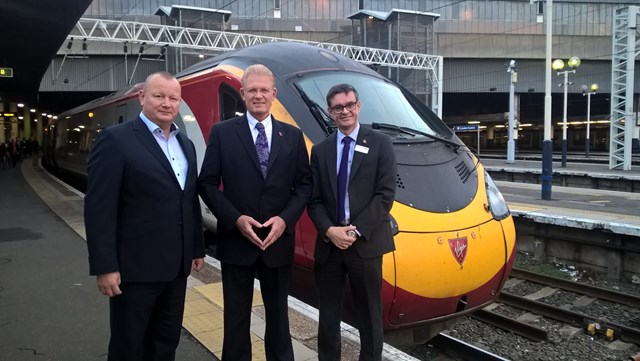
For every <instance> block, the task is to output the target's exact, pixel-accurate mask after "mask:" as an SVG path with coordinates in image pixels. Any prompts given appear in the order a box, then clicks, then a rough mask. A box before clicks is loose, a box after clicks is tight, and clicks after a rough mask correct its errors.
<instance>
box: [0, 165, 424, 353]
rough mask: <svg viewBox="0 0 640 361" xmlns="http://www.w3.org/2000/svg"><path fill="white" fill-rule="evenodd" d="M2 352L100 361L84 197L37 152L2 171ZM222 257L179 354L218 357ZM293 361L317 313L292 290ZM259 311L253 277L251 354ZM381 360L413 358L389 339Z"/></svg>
mask: <svg viewBox="0 0 640 361" xmlns="http://www.w3.org/2000/svg"><path fill="white" fill-rule="evenodd" d="M0 195H1V197H0V310H2V312H0V340H1V341H0V355H2V356H1V357H0V359H2V360H5V359H6V360H12V361H21V360H25V361H26V360H33V359H46V360H49V361H57V360H60V361H68V360H94V359H95V360H106V356H107V345H108V340H109V313H108V308H109V307H108V299H107V298H106V297H104V296H103V295H101V294H100V293H99V292H98V291H97V288H96V283H95V277H92V276H89V266H88V261H87V249H86V242H85V231H84V220H83V195H82V194H81V193H79V192H78V191H76V190H75V189H73V188H71V187H70V186H68V185H66V184H64V183H63V182H61V181H59V180H57V179H55V178H53V177H51V176H50V175H49V174H48V173H47V172H45V171H44V170H43V169H41V168H40V165H39V161H38V160H37V159H27V160H25V161H23V162H22V163H21V164H19V165H18V167H16V168H10V169H8V170H3V171H0ZM219 270H220V265H219V263H218V262H217V260H215V259H214V258H211V257H207V259H206V265H205V269H204V270H202V271H200V272H194V273H193V274H192V275H191V276H190V277H189V280H188V289H187V298H186V303H185V314H184V319H183V332H182V336H181V341H180V345H179V347H178V350H177V356H176V360H178V361H187V360H188V361H192V360H211V359H213V360H218V359H220V357H221V351H222V338H223V328H222V327H223V323H222V315H223V312H224V304H223V303H222V284H221V282H220V274H219V272H220V271H219ZM289 308H290V311H289V315H290V324H291V327H290V328H291V335H292V339H293V343H294V352H295V359H296V360H299V361H306V360H317V358H318V357H317V353H316V351H315V347H316V345H317V340H316V336H317V335H316V332H317V320H318V312H317V310H316V309H315V308H313V307H310V306H308V305H306V304H304V303H302V302H300V301H298V300H297V299H295V298H293V297H289ZM264 326H265V321H264V309H263V307H262V298H261V297H260V289H259V283H258V282H257V281H256V287H255V292H254V303H253V313H252V326H251V333H252V335H251V338H252V347H253V360H264V359H265V357H264V342H263V340H264ZM342 337H343V345H342V349H343V358H342V359H343V360H345V361H349V360H357V359H358V350H359V347H360V346H359V337H358V332H357V330H356V329H354V328H353V327H351V326H349V325H347V324H344V323H343V324H342ZM383 359H384V360H401V361H402V360H407V361H408V360H417V359H415V358H413V357H411V356H409V355H407V354H405V353H403V352H401V351H400V350H398V349H396V348H393V347H391V346H389V345H386V344H385V346H384V350H383Z"/></svg>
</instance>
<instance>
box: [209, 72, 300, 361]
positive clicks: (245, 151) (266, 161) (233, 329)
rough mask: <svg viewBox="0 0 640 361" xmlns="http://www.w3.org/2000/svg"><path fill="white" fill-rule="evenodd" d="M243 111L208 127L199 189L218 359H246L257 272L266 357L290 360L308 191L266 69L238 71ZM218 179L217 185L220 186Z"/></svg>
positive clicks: (294, 138) (295, 142)
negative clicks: (219, 292)
mask: <svg viewBox="0 0 640 361" xmlns="http://www.w3.org/2000/svg"><path fill="white" fill-rule="evenodd" d="M241 94H242V98H243V99H244V102H245V105H246V107H247V110H248V112H247V113H246V114H245V115H243V116H241V117H238V118H234V119H230V120H226V121H224V122H221V123H219V124H216V125H214V126H213V127H212V128H211V135H210V136H209V143H208V145H207V151H206V153H205V157H204V162H203V164H202V170H201V172H200V181H199V184H200V186H199V189H200V195H201V196H202V199H203V200H204V202H205V204H206V205H207V206H208V207H209V209H210V210H211V211H212V212H213V214H214V216H216V218H217V219H218V234H219V236H220V237H219V238H220V240H219V243H218V246H217V257H218V259H219V260H220V262H221V264H222V287H223V298H224V308H225V309H224V343H223V346H222V359H223V360H225V361H245V360H246V361H251V339H250V333H249V328H250V316H251V302H252V299H253V280H254V277H255V275H256V274H257V276H258V278H259V279H260V289H261V292H262V299H263V301H264V307H265V313H266V330H265V352H266V356H267V360H291V361H293V348H292V343H291V336H290V333H289V318H288V305H287V296H288V293H289V279H290V272H291V264H292V262H293V254H294V245H295V225H296V222H297V221H298V218H299V217H300V215H301V214H302V211H303V210H304V208H305V206H306V204H307V202H308V201H309V196H310V195H311V173H310V170H309V155H308V153H307V148H306V146H305V142H304V138H303V136H302V132H301V131H300V130H299V129H298V128H296V127H293V126H291V125H288V124H285V123H282V122H280V121H278V120H276V119H275V118H274V117H273V116H272V115H271V113H270V112H271V103H272V102H273V100H274V99H275V97H276V88H275V79H274V76H273V73H272V72H271V71H270V70H269V69H268V68H267V67H265V66H264V65H261V64H255V65H252V66H250V67H248V68H247V69H246V70H245V73H244V75H243V77H242V89H241ZM221 185H223V188H224V189H220V186H221Z"/></svg>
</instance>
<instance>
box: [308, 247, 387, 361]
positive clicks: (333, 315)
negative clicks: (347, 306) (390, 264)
mask: <svg viewBox="0 0 640 361" xmlns="http://www.w3.org/2000/svg"><path fill="white" fill-rule="evenodd" d="M356 242H362V241H360V240H359V241H356ZM347 276H348V277H349V284H350V286H351V294H352V297H353V310H354V312H355V320H356V325H355V326H356V327H357V328H358V331H359V332H360V358H359V360H360V361H364V360H367V361H369V360H371V361H379V360H381V358H382V346H383V343H384V334H383V330H382V256H379V257H374V258H361V257H360V256H359V255H358V253H357V251H356V250H355V248H354V247H349V248H348V249H346V250H340V249H338V248H337V247H335V246H333V245H331V251H330V253H329V257H328V258H327V261H326V262H325V263H322V264H320V263H318V262H316V264H315V279H316V285H317V287H318V307H319V311H320V316H319V317H320V320H319V326H318V359H319V361H339V360H340V359H341V335H340V321H341V319H342V303H343V293H344V288H345V280H346V277H347Z"/></svg>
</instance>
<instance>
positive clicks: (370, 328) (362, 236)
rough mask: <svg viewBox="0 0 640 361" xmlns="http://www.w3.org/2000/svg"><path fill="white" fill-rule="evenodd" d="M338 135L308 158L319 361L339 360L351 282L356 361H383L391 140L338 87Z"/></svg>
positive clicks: (333, 103) (352, 93)
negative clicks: (365, 121)
mask: <svg viewBox="0 0 640 361" xmlns="http://www.w3.org/2000/svg"><path fill="white" fill-rule="evenodd" d="M327 104H328V106H329V108H328V110H329V113H330V115H331V117H332V118H333V120H334V121H335V123H336V125H337V127H338V131H337V132H336V133H335V134H332V135H331V136H329V137H328V138H326V139H325V140H324V141H322V142H321V143H319V144H317V145H315V146H314V147H313V149H312V150H311V172H312V174H313V192H312V195H311V201H310V202H309V209H308V211H309V216H310V217H311V219H312V221H313V223H314V225H315V227H316V229H317V231H318V236H317V239H316V246H315V252H314V258H315V279H316V285H317V287H318V306H319V311H320V320H319V326H318V359H319V360H320V361H325V360H332V361H333V360H340V357H341V354H340V353H341V349H340V346H341V343H340V342H341V337H340V320H341V315H342V298H343V296H342V295H343V290H344V285H345V278H346V276H347V275H348V276H349V284H350V285H351V294H352V295H353V303H354V305H353V306H354V307H353V309H354V312H355V316H356V317H355V319H356V322H357V325H356V326H357V328H358V330H359V331H360V358H359V359H360V360H380V359H381V357H382V345H383V330H382V294H381V292H382V256H383V255H384V254H385V253H388V252H391V251H393V250H394V249H395V246H394V242H393V235H392V233H391V223H390V215H389V211H390V210H391V206H392V205H393V200H394V198H395V191H396V174H397V171H396V160H395V154H394V151H393V146H392V144H391V140H390V139H389V138H388V137H387V136H385V135H384V134H381V133H377V132H374V131H373V130H371V129H370V128H366V127H361V126H360V123H359V121H358V119H359V115H360V100H359V99H358V92H357V91H356V89H354V88H353V87H352V86H351V85H349V84H338V85H336V86H334V87H332V88H331V89H330V90H329V92H328V93H327Z"/></svg>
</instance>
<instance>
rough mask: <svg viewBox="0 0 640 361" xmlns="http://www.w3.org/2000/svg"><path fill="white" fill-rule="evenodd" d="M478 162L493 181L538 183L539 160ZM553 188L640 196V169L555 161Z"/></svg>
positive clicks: (482, 159)
mask: <svg viewBox="0 0 640 361" xmlns="http://www.w3.org/2000/svg"><path fill="white" fill-rule="evenodd" d="M480 160H481V162H482V164H483V165H484V167H485V169H486V170H487V171H488V172H489V174H491V177H492V178H493V179H494V180H503V181H509V182H521V183H534V184H540V183H541V179H542V161H541V160H521V159H519V160H516V161H514V162H513V163H507V162H506V159H505V158H495V157H482V155H480ZM552 171H553V185H558V186H563V187H577V188H591V189H604V190H616V191H622V192H636V193H640V167H639V166H633V165H632V166H631V170H628V171H624V170H617V169H609V165H608V164H602V163H582V162H577V161H567V163H566V167H562V164H561V162H559V161H555V160H554V162H553V165H552Z"/></svg>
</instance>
